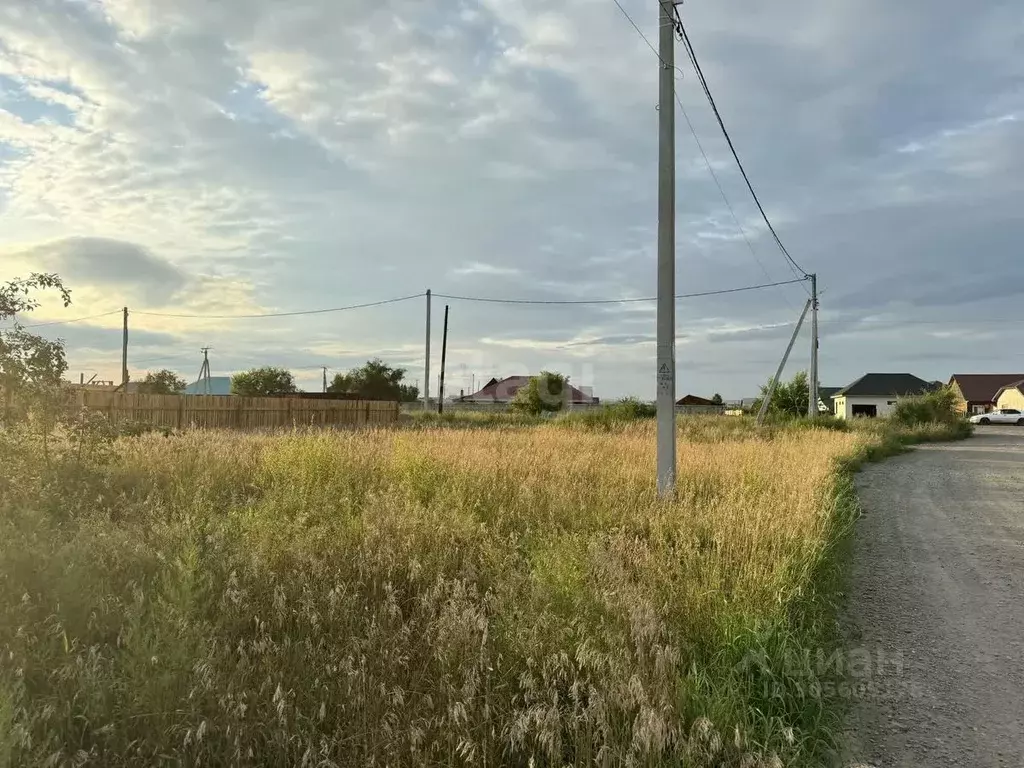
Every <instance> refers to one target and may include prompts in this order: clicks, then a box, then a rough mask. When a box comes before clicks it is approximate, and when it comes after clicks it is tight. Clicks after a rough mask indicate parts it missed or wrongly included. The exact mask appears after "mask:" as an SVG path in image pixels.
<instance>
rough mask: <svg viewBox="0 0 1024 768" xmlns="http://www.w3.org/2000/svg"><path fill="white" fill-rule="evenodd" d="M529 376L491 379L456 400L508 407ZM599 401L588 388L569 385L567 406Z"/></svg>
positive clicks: (594, 403)
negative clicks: (478, 388)
mask: <svg viewBox="0 0 1024 768" xmlns="http://www.w3.org/2000/svg"><path fill="white" fill-rule="evenodd" d="M530 378H531V377H530V376H506V377H505V378H504V379H491V380H490V381H488V382H487V383H486V384H484V386H483V387H481V388H480V390H479V391H478V392H474V393H473V394H471V395H464V396H463V397H460V398H459V399H458V402H460V403H472V404H476V405H508V404H509V403H511V402H512V398H514V397H515V396H516V392H518V391H519V390H520V389H522V388H523V387H525V386H526V385H527V384H529V383H530ZM598 402H600V401H599V399H598V398H596V397H594V393H593V390H592V389H591V388H590V387H574V386H573V385H572V384H570V385H569V400H568V403H569V405H597V404H598Z"/></svg>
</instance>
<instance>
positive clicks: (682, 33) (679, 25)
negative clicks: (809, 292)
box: [675, 8, 807, 277]
mask: <svg viewBox="0 0 1024 768" xmlns="http://www.w3.org/2000/svg"><path fill="white" fill-rule="evenodd" d="M675 15H676V29H677V31H678V32H679V37H680V39H681V40H682V41H683V47H684V48H685V49H686V55H687V57H689V59H690V64H691V65H692V66H693V71H694V72H695V73H696V75H697V79H698V80H699V81H700V85H701V89H702V90H703V91H704V96H705V97H706V98H707V100H708V104H710V105H711V111H712V112H714V114H715V120H717V121H718V127H719V128H721V130H722V135H723V136H724V137H725V141H726V143H727V144H728V145H729V151H730V152H731V153H732V157H733V160H735V161H736V167H737V168H739V170H740V174H741V175H742V176H743V181H744V182H746V185H747V189H748V190H750V196H751V197H753V198H754V203H755V204H756V205H757V210H758V211H760V212H761V218H762V219H764V223H765V224H766V225H767V227H768V231H769V232H771V235H772V238H774V240H775V244H776V245H778V247H779V250H780V251H782V255H783V256H785V257H786V261H788V262H789V264H790V266H791V268H793V269H794V272H799V274H801V275H803V276H804V277H806V276H807V271H806V270H805V269H804V268H803V267H801V266H800V265H799V264H797V262H796V260H795V259H794V258H793V257H792V256H791V255H790V253H789V251H788V250H787V249H786V246H785V245H783V243H782V240H781V239H780V238H779V235H778V233H777V232H776V231H775V227H774V226H773V225H772V222H771V220H770V219H769V218H768V214H767V213H765V210H764V206H763V205H761V199H760V198H759V197H758V196H757V192H755V191H754V185H753V184H752V183H751V181H750V177H749V176H748V175H747V171H746V169H745V168H744V167H743V163H742V162H741V161H740V156H739V153H737V152H736V146H735V145H734V144H733V142H732V137H731V136H730V135H729V130H728V129H727V128H726V127H725V121H724V120H723V119H722V114H721V112H719V111H718V105H717V104H716V103H715V97H714V96H712V95H711V88H710V87H709V86H708V82H707V79H706V78H705V77H704V71H703V70H702V69H701V66H700V62H699V61H698V60H697V53H696V51H694V49H693V44H692V43H691V42H690V36H689V35H688V34H686V27H684V26H683V20H682V17H680V15H679V9H678V8H675Z"/></svg>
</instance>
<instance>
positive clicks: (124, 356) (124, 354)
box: [121, 307, 128, 392]
mask: <svg viewBox="0 0 1024 768" xmlns="http://www.w3.org/2000/svg"><path fill="white" fill-rule="evenodd" d="M121 313H122V315H123V317H124V333H123V334H122V337H121V388H122V391H124V392H127V391H128V307H124V308H123V309H122V310H121Z"/></svg>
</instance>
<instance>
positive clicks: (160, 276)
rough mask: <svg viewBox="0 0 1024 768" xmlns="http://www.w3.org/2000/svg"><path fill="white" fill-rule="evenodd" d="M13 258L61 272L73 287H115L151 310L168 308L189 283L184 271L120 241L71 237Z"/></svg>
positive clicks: (35, 247) (126, 296) (36, 247)
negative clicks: (161, 307)
mask: <svg viewBox="0 0 1024 768" xmlns="http://www.w3.org/2000/svg"><path fill="white" fill-rule="evenodd" d="M13 256H14V258H18V259H22V260H27V261H31V262H33V263H35V264H38V265H39V266H41V267H42V268H43V269H45V270H46V271H49V272H57V273H58V274H60V275H61V276H62V277H63V278H64V280H65V281H66V282H67V283H68V284H69V285H74V284H75V283H84V284H88V285H97V284H99V285H103V286H109V287H113V288H116V289H117V290H118V291H119V292H120V293H121V295H122V296H123V297H124V298H125V300H126V301H127V300H130V299H132V298H133V297H135V296H138V297H140V298H141V299H142V300H143V301H144V302H145V303H146V305H147V306H150V305H157V306H159V305H163V304H166V303H167V302H168V301H170V300H171V299H173V298H174V297H175V296H176V294H178V292H179V291H181V290H182V289H183V288H184V287H185V286H186V285H187V283H188V277H187V275H186V274H185V273H184V272H183V271H182V270H180V269H178V268H176V267H174V266H173V265H171V264H169V263H167V262H166V261H164V260H162V259H160V258H158V257H156V256H154V255H153V254H152V253H151V252H149V251H148V250H147V249H145V248H141V247H139V246H137V245H133V244H132V243H125V242H122V241H119V240H110V239H105V238H97V237H69V238H65V239H63V240H54V241H51V242H48V243H42V244H40V245H36V246H32V247H30V248H28V249H26V250H24V251H22V252H20V253H18V252H16V253H14V254H13Z"/></svg>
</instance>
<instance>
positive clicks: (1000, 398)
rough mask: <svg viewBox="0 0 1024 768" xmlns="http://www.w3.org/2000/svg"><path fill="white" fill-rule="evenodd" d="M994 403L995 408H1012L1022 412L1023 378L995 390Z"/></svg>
mask: <svg viewBox="0 0 1024 768" xmlns="http://www.w3.org/2000/svg"><path fill="white" fill-rule="evenodd" d="M995 403H996V407H997V408H1013V409H1015V410H1018V411H1021V412H1024V378H1022V379H1021V380H1020V381H1014V382H1012V383H1010V384H1007V385H1006V386H1005V387H1000V388H999V391H998V392H996V398H995Z"/></svg>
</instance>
